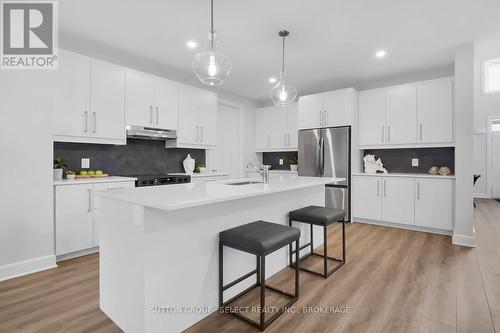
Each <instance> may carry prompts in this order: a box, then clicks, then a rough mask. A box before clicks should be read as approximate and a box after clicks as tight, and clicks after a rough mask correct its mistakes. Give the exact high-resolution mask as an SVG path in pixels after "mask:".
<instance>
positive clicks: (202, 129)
mask: <svg viewBox="0 0 500 333" xmlns="http://www.w3.org/2000/svg"><path fill="white" fill-rule="evenodd" d="M216 142H217V95H216V94H215V93H213V92H210V91H206V90H201V89H198V88H194V87H190V86H186V85H181V86H180V87H179V128H178V133H177V140H175V141H174V140H168V141H167V148H175V147H183V148H203V149H211V148H215V145H216Z"/></svg>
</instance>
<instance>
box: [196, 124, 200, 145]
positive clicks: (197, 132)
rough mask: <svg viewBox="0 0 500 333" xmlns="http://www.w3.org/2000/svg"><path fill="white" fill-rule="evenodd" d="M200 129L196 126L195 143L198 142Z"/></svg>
mask: <svg viewBox="0 0 500 333" xmlns="http://www.w3.org/2000/svg"><path fill="white" fill-rule="evenodd" d="M199 130H200V127H199V126H196V142H198V141H200V131H199Z"/></svg>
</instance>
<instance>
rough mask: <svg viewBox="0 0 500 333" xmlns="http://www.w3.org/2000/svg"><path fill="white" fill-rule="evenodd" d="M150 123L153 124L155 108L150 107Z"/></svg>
mask: <svg viewBox="0 0 500 333" xmlns="http://www.w3.org/2000/svg"><path fill="white" fill-rule="evenodd" d="M149 123H150V124H153V106H152V105H151V106H150V107H149Z"/></svg>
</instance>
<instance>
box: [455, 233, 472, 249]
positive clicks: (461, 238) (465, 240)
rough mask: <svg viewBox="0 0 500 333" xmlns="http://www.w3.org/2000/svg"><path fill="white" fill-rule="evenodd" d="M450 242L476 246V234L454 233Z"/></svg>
mask: <svg viewBox="0 0 500 333" xmlns="http://www.w3.org/2000/svg"><path fill="white" fill-rule="evenodd" d="M451 242H452V244H453V245H460V246H467V247H476V236H475V233H474V235H473V236H468V235H459V234H454V235H453V236H452V237H451Z"/></svg>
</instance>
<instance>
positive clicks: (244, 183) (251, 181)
mask: <svg viewBox="0 0 500 333" xmlns="http://www.w3.org/2000/svg"><path fill="white" fill-rule="evenodd" d="M252 184H263V183H262V182H257V181H253V180H247V181H244V182H236V183H227V184H226V185H252Z"/></svg>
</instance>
